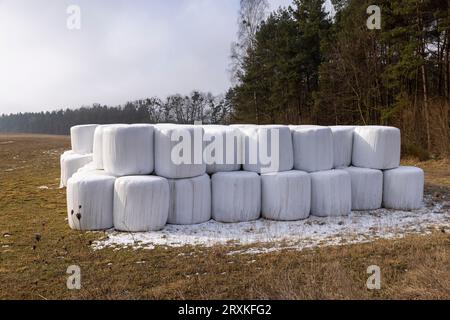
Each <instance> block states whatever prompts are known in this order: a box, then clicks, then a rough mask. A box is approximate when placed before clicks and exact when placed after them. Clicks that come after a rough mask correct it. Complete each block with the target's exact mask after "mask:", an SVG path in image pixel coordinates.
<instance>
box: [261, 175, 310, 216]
mask: <svg viewBox="0 0 450 320" xmlns="http://www.w3.org/2000/svg"><path fill="white" fill-rule="evenodd" d="M261 196H262V200H261V212H262V216H263V217H264V218H266V219H270V220H281V221H293V220H301V219H306V218H308V217H309V213H310V209H311V178H310V176H309V174H308V173H306V172H303V171H296V170H291V171H285V172H277V173H267V174H262V175H261Z"/></svg>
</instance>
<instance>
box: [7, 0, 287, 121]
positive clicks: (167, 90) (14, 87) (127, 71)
mask: <svg viewBox="0 0 450 320" xmlns="http://www.w3.org/2000/svg"><path fill="white" fill-rule="evenodd" d="M269 1H270V4H271V9H276V8H278V7H279V6H280V5H282V6H286V5H289V4H290V3H291V0H269ZM71 4H76V5H79V7H80V9H81V29H80V30H69V29H68V28H67V27H66V22H67V18H68V16H69V15H68V14H67V12H66V10H67V7H68V6H69V5H71ZM238 10H239V0H170V1H162V0H146V1H144V0H133V1H129V0H109V1H106V0H71V1H66V0H33V1H31V0H0V114H1V113H15V112H23V111H41V110H54V109H59V108H66V107H71V108H75V107H79V106H81V105H91V104H92V103H101V104H108V105H118V104H122V103H125V102H126V101H129V100H134V99H139V98H146V97H151V96H160V97H165V96H167V95H168V94H172V93H182V94H187V93H189V92H190V91H192V90H193V89H198V90H201V91H210V92H212V93H214V94H219V93H223V92H224V91H225V90H226V89H227V88H228V87H229V85H230V81H229V73H228V71H227V70H228V66H229V55H230V44H231V42H232V41H234V40H235V38H236V32H237V12H238Z"/></svg>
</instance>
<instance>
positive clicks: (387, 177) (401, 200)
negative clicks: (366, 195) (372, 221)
mask: <svg viewBox="0 0 450 320" xmlns="http://www.w3.org/2000/svg"><path fill="white" fill-rule="evenodd" d="M383 185H384V188H383V206H384V207H385V208H389V209H398V210H416V209H420V208H421V207H422V206H423V189H424V172H423V170H422V169H420V168H416V167H399V168H396V169H391V170H386V171H384V182H383Z"/></svg>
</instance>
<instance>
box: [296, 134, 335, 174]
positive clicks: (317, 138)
mask: <svg viewBox="0 0 450 320" xmlns="http://www.w3.org/2000/svg"><path fill="white" fill-rule="evenodd" d="M291 130H292V140H293V145H294V168H295V169H296V170H302V171H306V172H315V171H321V170H330V169H332V168H333V134H332V132H331V129H330V128H328V127H320V126H291Z"/></svg>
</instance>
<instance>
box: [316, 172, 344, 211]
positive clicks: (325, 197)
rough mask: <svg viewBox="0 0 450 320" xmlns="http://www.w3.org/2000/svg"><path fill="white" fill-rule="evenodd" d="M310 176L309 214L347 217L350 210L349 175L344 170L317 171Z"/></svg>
mask: <svg viewBox="0 0 450 320" xmlns="http://www.w3.org/2000/svg"><path fill="white" fill-rule="evenodd" d="M310 176H311V214H312V215H314V216H319V217H330V216H343V215H348V214H349V213H350V212H351V208H352V192H351V179H350V174H349V173H348V172H346V171H344V170H329V171H319V172H314V173H311V174H310Z"/></svg>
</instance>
